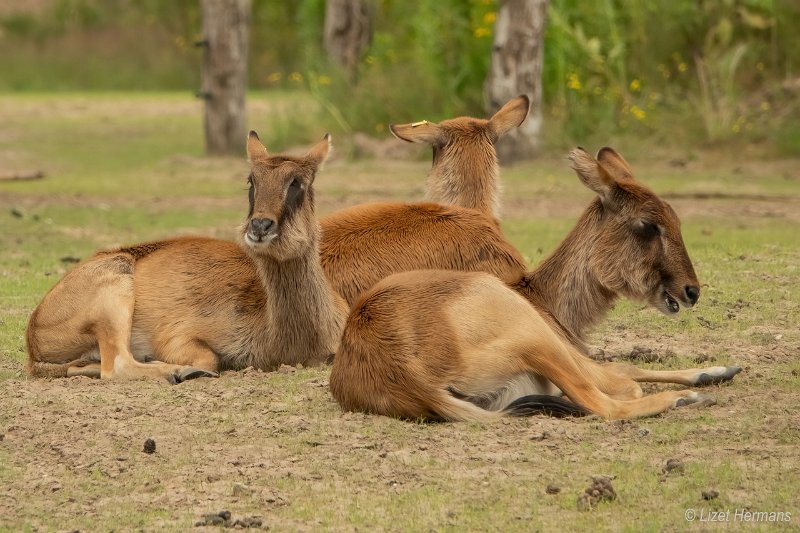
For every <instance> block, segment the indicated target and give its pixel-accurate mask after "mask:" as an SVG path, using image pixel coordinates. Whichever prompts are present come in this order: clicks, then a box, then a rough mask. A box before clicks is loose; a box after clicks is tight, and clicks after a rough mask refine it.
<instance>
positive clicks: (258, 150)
mask: <svg viewBox="0 0 800 533" xmlns="http://www.w3.org/2000/svg"><path fill="white" fill-rule="evenodd" d="M267 157H269V153H267V148H266V147H265V146H264V145H263V144H261V141H260V140H259V138H258V133H256V132H254V131H253V130H250V134H249V135H248V136H247V159H249V160H250V162H251V163H252V162H254V161H255V160H256V159H264V158H267Z"/></svg>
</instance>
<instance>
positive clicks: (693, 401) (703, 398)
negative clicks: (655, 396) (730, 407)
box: [675, 393, 717, 407]
mask: <svg viewBox="0 0 800 533" xmlns="http://www.w3.org/2000/svg"><path fill="white" fill-rule="evenodd" d="M716 404H717V400H715V399H714V397H713V396H709V395H708V394H700V393H697V394H696V395H695V396H690V397H688V398H680V399H679V400H678V401H677V402H675V407H685V406H687V405H693V406H695V407H709V406H711V405H716Z"/></svg>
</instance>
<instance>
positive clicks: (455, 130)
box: [321, 95, 530, 305]
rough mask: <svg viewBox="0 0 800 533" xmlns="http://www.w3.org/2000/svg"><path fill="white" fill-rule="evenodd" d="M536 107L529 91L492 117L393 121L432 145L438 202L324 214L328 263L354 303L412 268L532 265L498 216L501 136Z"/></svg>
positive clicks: (431, 183)
mask: <svg viewBox="0 0 800 533" xmlns="http://www.w3.org/2000/svg"><path fill="white" fill-rule="evenodd" d="M529 106H530V101H529V99H528V97H527V96H524V95H523V96H518V97H516V98H513V99H511V100H510V101H509V102H507V103H506V104H505V105H504V106H503V107H502V108H501V109H500V110H499V111H498V112H497V113H495V114H494V115H493V116H492V117H491V118H489V119H477V118H471V117H460V118H455V119H451V120H445V121H442V122H440V123H438V124H437V123H433V122H427V121H422V122H416V123H413V124H400V125H392V126H391V129H392V132H393V133H394V134H395V136H397V137H398V138H400V139H404V140H407V141H410V142H425V143H429V144H430V145H431V147H432V149H433V165H432V168H431V172H430V175H429V177H428V198H429V199H430V200H432V201H433V202H439V203H433V202H421V203H391V202H384V203H371V204H362V205H357V206H354V207H350V208H347V209H343V210H341V211H337V212H335V213H332V214H330V215H327V216H325V217H323V218H322V219H321V223H322V246H321V256H322V266H323V268H324V269H325V274H326V275H327V276H328V279H329V280H330V281H331V285H332V286H333V287H334V289H336V291H337V292H338V293H339V294H340V295H341V296H342V297H343V298H344V299H345V300H346V301H347V303H348V304H350V305H352V304H354V303H355V301H356V299H357V298H358V296H359V295H360V294H361V293H362V292H363V291H365V290H366V289H368V288H369V287H371V286H372V285H374V284H375V283H376V282H378V281H379V280H381V279H383V278H385V277H386V276H388V275H390V274H394V273H396V272H403V271H406V270H416V269H423V268H432V269H445V270H467V271H473V270H474V271H485V272H490V273H492V274H494V275H496V276H498V277H500V278H501V279H503V280H507V281H511V280H514V279H516V278H517V277H518V276H519V275H520V274H521V273H522V272H525V270H526V269H527V266H526V264H525V260H524V259H523V257H522V255H521V254H520V253H519V252H518V251H517V250H516V249H515V248H514V247H513V246H512V245H511V244H509V243H508V241H506V239H505V237H504V236H503V233H502V232H501V231H500V228H499V225H498V221H497V216H498V210H499V187H500V185H499V168H498V163H497V153H496V151H495V147H494V143H495V142H496V141H497V140H498V139H499V138H500V137H502V136H503V135H505V134H506V133H508V132H509V131H511V130H513V129H514V128H516V127H517V126H519V125H520V124H522V122H523V121H524V120H525V118H526V117H527V115H528V109H529Z"/></svg>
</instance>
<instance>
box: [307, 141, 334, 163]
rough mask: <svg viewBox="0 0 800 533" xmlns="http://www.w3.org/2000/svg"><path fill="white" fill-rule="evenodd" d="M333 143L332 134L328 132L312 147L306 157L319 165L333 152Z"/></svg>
mask: <svg viewBox="0 0 800 533" xmlns="http://www.w3.org/2000/svg"><path fill="white" fill-rule="evenodd" d="M332 148H333V144H332V143H331V134H330V133H326V134H325V136H324V137H323V138H322V140H321V141H319V142H318V143H317V144H315V145H314V146H312V147H311V149H310V150H309V151H308V153H307V154H306V159H308V160H310V161H311V162H312V163H314V165H316V166H317V167H319V166H320V165H322V163H324V162H325V160H326V159H328V156H329V155H330V153H331V150H332Z"/></svg>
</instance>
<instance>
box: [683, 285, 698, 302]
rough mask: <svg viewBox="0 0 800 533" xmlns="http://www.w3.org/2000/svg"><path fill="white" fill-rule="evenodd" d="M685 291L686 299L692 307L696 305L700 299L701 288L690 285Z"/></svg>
mask: <svg viewBox="0 0 800 533" xmlns="http://www.w3.org/2000/svg"><path fill="white" fill-rule="evenodd" d="M684 290H685V291H686V299H687V300H689V302H691V304H692V305H694V304H696V303H697V300H698V299H699V298H700V287H695V286H694V285H689V286H687V287H686V289H684Z"/></svg>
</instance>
